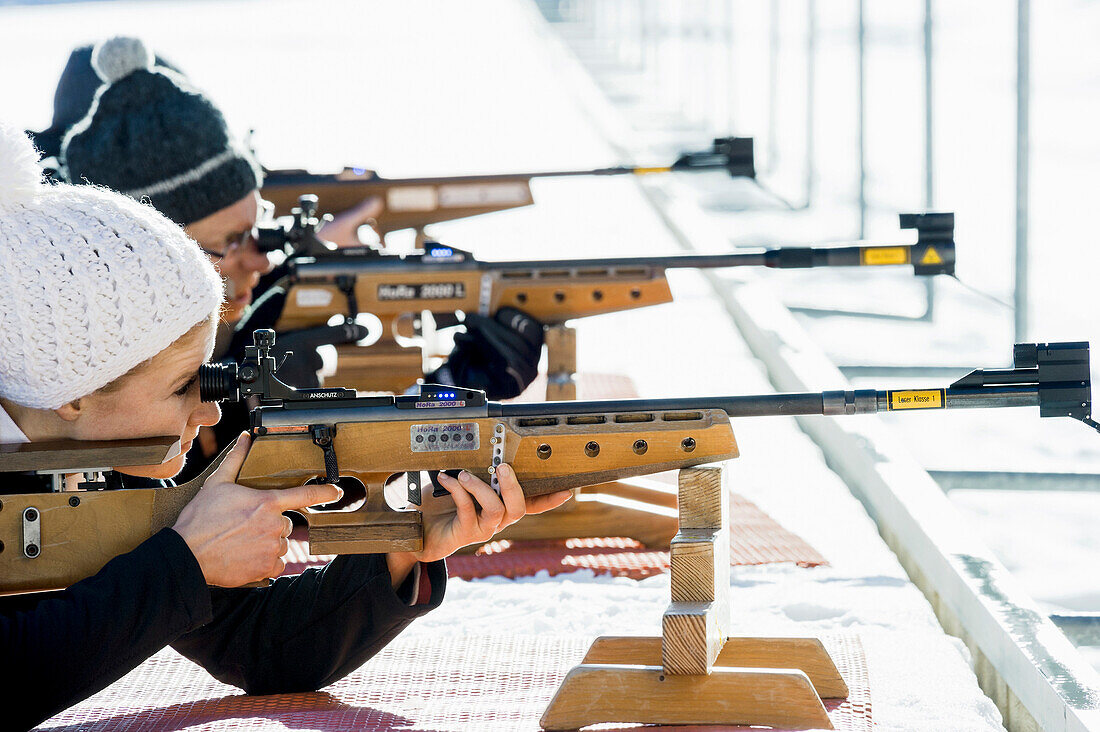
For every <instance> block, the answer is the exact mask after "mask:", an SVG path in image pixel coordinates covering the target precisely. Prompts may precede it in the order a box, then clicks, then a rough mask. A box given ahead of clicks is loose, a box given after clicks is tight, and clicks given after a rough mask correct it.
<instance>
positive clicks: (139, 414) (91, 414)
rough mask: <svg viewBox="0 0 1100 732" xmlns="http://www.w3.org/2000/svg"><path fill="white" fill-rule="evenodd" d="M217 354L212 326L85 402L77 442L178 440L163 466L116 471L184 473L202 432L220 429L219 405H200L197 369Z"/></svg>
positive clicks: (75, 430) (78, 420)
mask: <svg viewBox="0 0 1100 732" xmlns="http://www.w3.org/2000/svg"><path fill="white" fill-rule="evenodd" d="M213 348H214V321H213V320H210V321H208V322H206V323H204V324H203V325H201V326H197V327H195V328H192V329H191V330H190V331H189V332H188V333H187V334H186V335H184V336H183V337H182V338H180V339H179V340H177V341H176V342H175V343H173V344H172V345H171V346H169V347H168V348H166V349H165V350H163V351H161V352H160V353H159V354H157V355H156V356H154V357H153V359H152V360H151V361H150V362H149V363H148V364H146V365H145V366H144V367H142V368H141V369H139V370H138V371H136V372H134V373H132V374H129V375H128V376H126V377H125V378H123V379H122V381H121V382H120V383H119V384H118V385H117V387H114V388H111V389H109V390H103V391H98V392H96V393H94V394H91V395H90V396H87V397H82V398H81V399H80V400H79V402H80V407H79V409H78V410H77V411H78V414H77V415H76V416H75V418H74V419H73V420H72V424H71V426H70V428H71V429H72V430H73V434H72V435H71V436H72V437H74V438H75V439H78V440H112V439H115V440H117V439H136V438H141V437H164V436H179V439H180V443H181V446H182V449H181V451H180V454H179V455H177V456H176V457H174V458H172V459H171V460H169V461H168V462H166V463H162V464H160V465H136V466H127V467H116V469H117V470H118V471H119V472H122V473H126V474H128V475H137V476H143V477H147V478H161V479H164V478H171V477H173V476H174V475H176V474H177V473H179V472H180V470H182V469H183V464H184V460H185V456H186V453H187V451H188V450H189V449H190V448H191V442H192V441H193V440H194V439H195V436H196V435H197V434H198V431H199V427H200V426H203V425H213V424H216V423H217V421H218V419H220V418H221V411H220V410H219V409H218V405H217V404H214V403H210V402H202V401H200V400H199V385H198V370H199V366H201V365H202V364H203V363H205V362H206V360H207V359H209V358H210V354H211V352H212V351H213Z"/></svg>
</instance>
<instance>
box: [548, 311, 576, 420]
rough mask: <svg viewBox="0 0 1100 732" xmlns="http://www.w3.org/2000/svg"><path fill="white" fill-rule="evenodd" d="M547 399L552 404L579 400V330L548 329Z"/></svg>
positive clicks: (565, 327) (552, 327)
mask: <svg viewBox="0 0 1100 732" xmlns="http://www.w3.org/2000/svg"><path fill="white" fill-rule="evenodd" d="M545 342H546V399H547V401H552V402H561V401H573V400H575V399H576V398H577V382H576V380H575V379H574V375H575V374H576V373H577V329H576V328H570V327H568V326H564V325H552V326H550V327H548V328H547V329H546V333H545Z"/></svg>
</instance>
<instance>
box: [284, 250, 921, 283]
mask: <svg viewBox="0 0 1100 732" xmlns="http://www.w3.org/2000/svg"><path fill="white" fill-rule="evenodd" d="M909 247H910V245H886V246H885V248H894V249H901V248H905V249H906V250H908V249H909ZM880 248H881V247H880ZM864 249H866V247H860V246H842V247H781V248H775V249H753V250H749V251H739V252H729V253H723V254H671V255H665V256H649V257H596V258H590V259H521V260H510V261H490V262H481V261H478V260H474V259H467V260H465V261H453V262H448V261H439V262H432V261H430V260H423V259H419V258H418V257H402V256H394V255H382V256H379V255H377V254H372V255H368V256H360V255H356V254H355V253H354V252H353V251H352V250H340V251H337V252H336V253H334V254H333V255H331V256H322V257H317V258H312V259H311V258H304V257H303V258H299V259H298V260H296V261H295V264H294V267H295V268H296V270H297V273H298V274H299V275H300V276H314V277H335V276H339V275H352V274H362V273H367V272H379V271H402V270H408V271H413V270H416V271H424V272H426V271H440V272H443V271H447V270H455V271H465V270H472V269H483V270H486V271H499V272H509V271H516V270H536V271H542V272H547V271H566V272H569V273H579V274H582V275H583V274H585V271H586V270H588V271H591V273H592V274H599V272H596V271H595V270H607V269H616V270H633V269H641V268H648V269H656V270H660V269H723V268H727V267H772V268H780V269H803V268H811V267H859V266H863V265H864V259H863V254H862V252H863V250H864ZM897 263H898V264H903V263H906V262H902V261H899V262H897ZM428 268H430V269H428Z"/></svg>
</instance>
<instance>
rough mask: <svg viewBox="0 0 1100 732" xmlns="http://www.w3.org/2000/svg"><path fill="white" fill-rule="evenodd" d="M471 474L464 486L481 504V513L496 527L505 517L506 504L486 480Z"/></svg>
mask: <svg viewBox="0 0 1100 732" xmlns="http://www.w3.org/2000/svg"><path fill="white" fill-rule="evenodd" d="M467 475H469V476H470V477H469V479H468V480H467V481H466V482H465V483H463V488H465V489H466V490H467V491H469V492H470V494H471V495H472V496H473V497H474V500H476V501H477V502H478V505H480V506H481V514H482V516H483V517H485V518H486V519H487V523H490V524H492V525H493V528H494V529H495V528H496V527H497V526H499V525H500V522H501V521H502V520H503V519H504V515H505V512H506V510H505V505H504V502H503V501H502V500H501V498H500V496H498V495H497V493H496V491H494V490H493V489H492V488H490V487H489V486H488V485H487V484H486V483H485V481H483V480H479V479H478V478H477V477H476V476H474V475H471V474H469V473H467Z"/></svg>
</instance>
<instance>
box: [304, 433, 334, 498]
mask: <svg viewBox="0 0 1100 732" xmlns="http://www.w3.org/2000/svg"><path fill="white" fill-rule="evenodd" d="M309 435H310V437H312V438H313V444H314V445H317V447H319V448H321V450H323V451H324V453H325V482H326V483H331V484H333V485H339V483H340V467H339V466H338V465H337V464H336V448H335V447H334V446H333V444H332V443H333V438H334V437H335V436H336V428H335V427H333V426H330V425H327V424H318V425H312V426H311V427H310V428H309Z"/></svg>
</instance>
